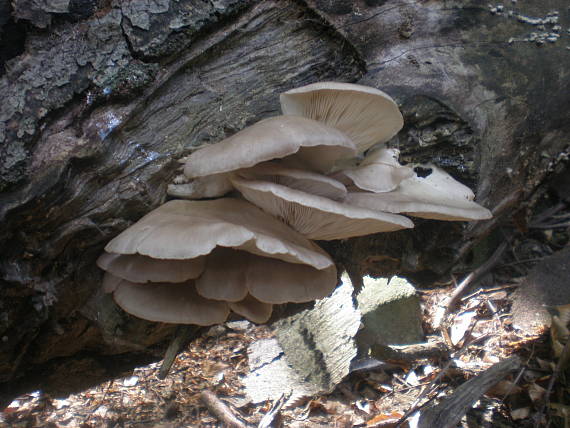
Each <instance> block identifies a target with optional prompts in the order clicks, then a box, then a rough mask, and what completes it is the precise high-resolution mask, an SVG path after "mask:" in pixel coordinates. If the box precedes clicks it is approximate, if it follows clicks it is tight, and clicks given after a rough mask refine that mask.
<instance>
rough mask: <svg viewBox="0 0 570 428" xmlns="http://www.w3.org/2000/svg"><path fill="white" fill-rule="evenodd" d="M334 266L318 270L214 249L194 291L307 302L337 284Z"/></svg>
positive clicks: (216, 297) (230, 298)
mask: <svg viewBox="0 0 570 428" xmlns="http://www.w3.org/2000/svg"><path fill="white" fill-rule="evenodd" d="M336 283H337V281H336V267H335V266H334V265H332V266H330V267H328V268H326V269H322V270H318V269H315V268H313V267H311V266H308V265H304V264H299V263H287V262H283V261H281V260H277V259H272V258H268V257H260V256H257V255H254V254H249V253H247V252H243V251H236V250H232V249H228V248H217V249H216V250H214V252H213V253H212V254H211V255H210V256H208V260H207V264H206V269H205V270H204V273H203V274H202V276H200V278H198V279H197V280H196V290H197V291H198V293H200V295H202V296H203V297H206V298H208V299H214V300H225V301H229V302H239V301H241V300H243V299H244V298H245V297H246V295H247V294H248V292H249V294H251V295H252V296H253V297H255V298H256V299H258V300H260V301H262V302H265V303H287V302H296V303H301V302H310V301H312V300H315V299H322V298H323V297H325V296H327V295H329V294H330V293H331V292H332V291H333V290H334V288H335V286H336Z"/></svg>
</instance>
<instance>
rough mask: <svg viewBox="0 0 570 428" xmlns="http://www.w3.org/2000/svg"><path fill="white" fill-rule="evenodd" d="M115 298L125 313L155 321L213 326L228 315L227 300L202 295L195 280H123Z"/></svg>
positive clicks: (115, 293)
mask: <svg viewBox="0 0 570 428" xmlns="http://www.w3.org/2000/svg"><path fill="white" fill-rule="evenodd" d="M113 299H114V300H115V302H116V303H117V304H118V305H119V306H120V307H121V308H122V309H123V310H124V311H125V312H128V313H129V314H131V315H134V316H136V317H139V318H142V319H145V320H149V321H156V322H166V323H173V324H196V325H213V324H219V323H223V322H224V321H225V320H226V318H227V317H228V314H229V306H228V304H227V303H226V302H220V301H215V300H208V299H205V298H204V297H202V296H200V295H199V294H198V293H197V292H196V289H195V288H194V283H193V281H188V282H183V283H181V284H172V283H148V284H137V283H133V282H130V281H126V280H121V281H120V283H119V284H118V286H117V288H116V290H115V291H114V292H113Z"/></svg>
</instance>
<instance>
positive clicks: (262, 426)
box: [257, 394, 289, 428]
mask: <svg viewBox="0 0 570 428" xmlns="http://www.w3.org/2000/svg"><path fill="white" fill-rule="evenodd" d="M288 399H289V397H286V396H285V394H281V397H279V398H278V399H277V400H276V401H275V402H274V403H273V406H271V409H270V410H269V412H267V413H266V414H265V416H263V418H261V421H260V422H259V425H257V428H269V427H270V426H271V425H272V424H273V422H274V421H275V419H276V418H277V416H278V415H279V412H280V411H281V408H282V407H283V405H284V404H285V403H286V402H287V400H288Z"/></svg>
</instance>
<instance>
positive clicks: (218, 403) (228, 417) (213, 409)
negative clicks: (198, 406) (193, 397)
mask: <svg viewBox="0 0 570 428" xmlns="http://www.w3.org/2000/svg"><path fill="white" fill-rule="evenodd" d="M200 399H201V400H202V402H203V403H204V404H205V405H206V407H207V408H208V411H209V412H210V413H211V414H212V415H213V416H215V417H216V418H217V419H218V420H219V421H220V422H221V423H222V424H224V425H226V426H228V427H230V428H247V425H246V424H245V423H243V422H242V421H241V420H239V419H238V418H237V416H236V415H234V414H233V412H232V410H231V409H230V408H229V407H228V406H227V405H226V404H225V403H224V402H222V400H220V399H219V398H218V397H217V396H216V394H214V393H213V392H212V391H210V390H208V389H205V390H204V391H202V392H201V393H200Z"/></svg>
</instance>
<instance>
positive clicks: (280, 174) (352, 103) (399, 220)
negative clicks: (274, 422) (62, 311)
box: [98, 82, 490, 325]
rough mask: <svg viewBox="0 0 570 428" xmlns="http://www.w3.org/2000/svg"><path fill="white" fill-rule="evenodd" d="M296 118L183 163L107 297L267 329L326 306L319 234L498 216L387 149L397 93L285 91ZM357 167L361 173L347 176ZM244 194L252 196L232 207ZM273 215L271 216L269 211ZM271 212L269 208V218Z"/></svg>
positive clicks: (107, 259)
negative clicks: (235, 318)
mask: <svg viewBox="0 0 570 428" xmlns="http://www.w3.org/2000/svg"><path fill="white" fill-rule="evenodd" d="M280 100H281V105H282V109H283V113H284V116H277V117H273V118H270V119H265V120H262V121H260V122H258V123H256V124H254V125H252V126H250V127H248V128H245V129H243V130H242V131H240V132H238V133H236V134H235V135H233V136H231V137H229V138H227V139H225V140H223V141H221V142H219V143H217V144H214V145H209V146H206V147H203V148H201V149H199V150H197V151H195V152H194V153H192V154H191V155H190V156H188V157H187V158H185V159H184V160H183V161H182V162H183V164H184V166H183V170H184V175H183V176H179V177H177V179H176V180H175V183H173V184H171V185H170V186H169V188H168V193H169V194H170V195H171V196H175V197H180V198H185V199H191V201H181V200H175V201H170V202H167V203H166V204H164V205H163V206H161V207H159V208H157V209H156V210H154V211H152V212H151V213H149V214H148V215H146V216H145V217H143V218H142V219H141V220H140V221H139V222H137V223H136V224H134V225H133V226H132V227H130V228H129V229H127V230H125V231H124V232H123V233H121V234H120V235H119V236H117V237H116V238H115V239H113V240H112V241H111V242H109V244H108V245H107V246H106V247H105V251H106V252H105V253H104V254H103V255H102V256H101V257H100V258H99V260H98V265H99V266H100V267H101V268H102V269H103V270H105V271H106V274H105V276H104V279H103V290H104V291H105V292H108V293H113V296H114V299H115V301H116V302H117V303H118V304H119V305H120V306H121V307H122V308H123V309H124V310H125V311H127V312H129V313H131V314H133V315H136V316H139V317H141V318H145V319H149V320H153V321H162V322H174V323H191V324H198V325H210V324H214V323H219V322H223V321H224V320H225V319H226V317H227V315H228V313H229V312H230V310H231V311H234V312H235V313H237V314H240V315H242V316H245V317H246V318H248V319H250V320H252V321H254V322H265V321H267V320H268V319H269V317H270V316H271V312H272V307H273V305H274V304H281V303H286V302H306V301H310V300H315V299H318V298H322V297H325V296H326V295H328V294H329V293H330V292H331V291H332V290H333V288H334V287H335V285H336V267H335V265H334V263H333V261H332V259H331V258H330V256H329V255H328V254H326V253H325V252H324V251H323V250H322V249H321V248H320V247H318V246H317V245H316V244H315V243H313V242H311V241H310V240H309V239H315V240H331V239H344V238H350V237H353V236H361V235H367V234H372V233H378V232H387V231H394V230H399V229H403V228H409V227H413V223H412V222H411V220H409V219H408V218H406V217H403V216H399V215H396V214H395V213H407V214H411V215H414V216H418V217H426V218H435V219H442V220H472V219H484V218H489V217H490V212H489V211H488V210H486V209H485V208H483V207H481V206H479V205H478V204H476V203H475V202H473V193H472V192H471V190H470V189H468V188H467V187H465V186H463V185H461V184H460V183H458V182H457V181H455V180H454V179H453V178H451V176H449V175H448V174H446V173H445V172H443V171H442V170H440V169H438V168H436V167H433V166H430V173H429V174H427V176H423V175H422V176H418V174H416V173H415V172H414V170H413V168H412V166H408V165H406V166H404V165H400V163H399V162H398V154H399V153H398V151H397V150H395V149H388V148H386V147H384V146H380V147H379V148H378V149H376V150H374V149H373V150H371V151H368V153H367V154H366V157H365V158H364V159H363V160H361V159H362V154H363V153H364V152H365V151H366V150H367V149H369V148H370V147H371V146H372V145H374V144H376V143H384V142H386V141H388V140H389V139H390V138H392V137H393V136H394V135H395V134H396V133H397V132H398V131H399V129H400V128H401V127H402V124H403V120H402V115H401V114H400V112H399V110H398V107H397V105H396V104H395V102H394V101H393V100H392V98H390V97H389V96H388V95H386V94H385V93H383V92H382V91H379V90H377V89H375V88H368V87H364V86H360V85H353V84H346V83H336V82H323V83H317V84H313V85H308V86H305V87H302V88H297V89H293V90H291V91H288V92H286V93H284V94H282V95H281V98H280ZM348 165H350V167H347V166H348ZM233 191H237V192H239V193H240V194H241V197H242V198H245V199H246V200H247V201H246V200H243V199H236V198H222V199H215V200H201V201H195V200H192V199H203V198H218V197H221V196H223V195H225V194H226V193H228V192H233ZM262 210H263V211H262ZM264 211H265V212H264Z"/></svg>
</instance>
